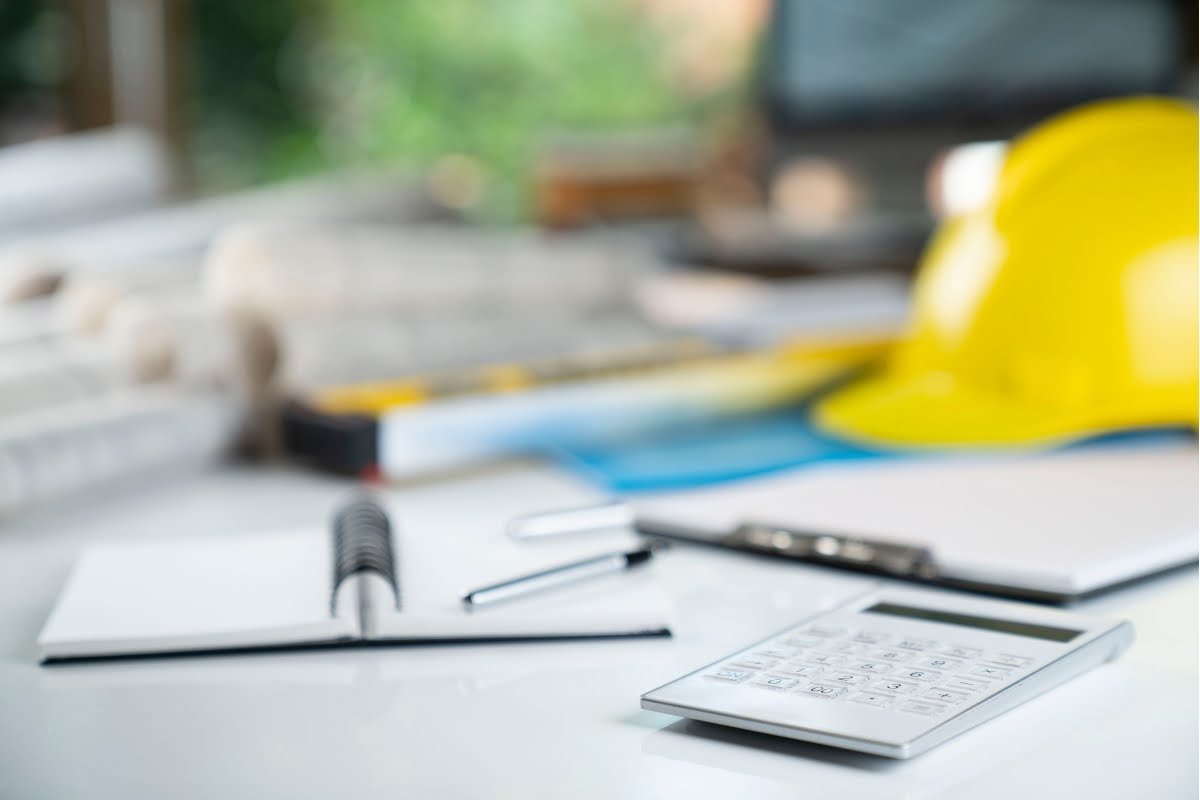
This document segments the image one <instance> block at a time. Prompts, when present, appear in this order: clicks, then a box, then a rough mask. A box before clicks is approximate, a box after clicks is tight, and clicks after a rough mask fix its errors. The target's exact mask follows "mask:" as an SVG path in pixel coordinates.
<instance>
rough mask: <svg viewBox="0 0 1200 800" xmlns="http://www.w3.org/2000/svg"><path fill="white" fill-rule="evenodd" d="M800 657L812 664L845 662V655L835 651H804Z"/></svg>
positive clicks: (828, 664)
mask: <svg viewBox="0 0 1200 800" xmlns="http://www.w3.org/2000/svg"><path fill="white" fill-rule="evenodd" d="M800 659H801V660H802V661H808V662H810V663H813V664H824V665H825V666H834V665H835V664H845V663H846V657H845V656H843V655H839V654H837V653H805V654H804V655H802V656H800Z"/></svg>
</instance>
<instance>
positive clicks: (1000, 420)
mask: <svg viewBox="0 0 1200 800" xmlns="http://www.w3.org/2000/svg"><path fill="white" fill-rule="evenodd" d="M813 421H814V423H815V424H816V425H817V427H819V428H820V429H822V430H823V431H825V432H827V433H830V434H833V435H835V436H837V437H839V438H842V439H845V440H848V441H851V442H854V443H857V444H861V445H866V446H869V447H875V448H883V449H893V448H900V449H914V448H921V449H929V448H939V449H942V448H948V447H950V448H952V447H1012V448H1042V447H1050V446H1054V445H1058V444H1063V443H1066V442H1070V441H1075V440H1077V439H1082V438H1087V437H1089V436H1092V435H1095V434H1096V433H1098V432H1100V431H1101V430H1102V429H1103V428H1102V427H1101V426H1097V425H1095V421H1094V420H1092V421H1085V420H1082V419H1080V418H1079V417H1078V416H1077V415H1074V414H1069V413H1067V412H1065V411H1061V410H1055V409H1047V408H1045V407H1042V406H1033V405H1013V404H1001V403H997V402H996V401H995V399H994V398H993V397H989V396H986V395H982V394H978V393H974V392H969V391H965V390H963V389H962V388H961V387H960V386H958V385H956V384H955V383H954V381H953V379H952V378H951V377H950V376H949V375H946V374H945V373H931V374H926V375H922V376H916V377H913V378H910V379H906V380H896V379H895V378H892V377H889V376H886V375H880V376H875V377H865V378H863V379H860V380H859V381H856V382H855V383H853V384H850V385H849V386H846V387H844V388H842V389H839V390H837V391H835V392H833V393H831V394H829V395H828V396H826V397H824V398H822V399H821V400H820V401H818V402H817V403H816V404H815V406H814V408H813ZM983 432H986V433H983Z"/></svg>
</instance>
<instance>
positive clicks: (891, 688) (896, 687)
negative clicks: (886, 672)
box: [871, 680, 921, 694]
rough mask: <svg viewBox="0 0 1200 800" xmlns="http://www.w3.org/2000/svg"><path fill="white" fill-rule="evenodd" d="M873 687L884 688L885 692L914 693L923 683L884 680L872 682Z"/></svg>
mask: <svg viewBox="0 0 1200 800" xmlns="http://www.w3.org/2000/svg"><path fill="white" fill-rule="evenodd" d="M871 688H872V689H882V690H883V691H885V692H896V693H898V694H912V693H913V692H915V691H917V690H918V689H920V688H921V684H919V683H909V682H908V681H895V680H883V681H876V682H875V683H872V684H871Z"/></svg>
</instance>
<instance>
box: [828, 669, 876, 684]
mask: <svg viewBox="0 0 1200 800" xmlns="http://www.w3.org/2000/svg"><path fill="white" fill-rule="evenodd" d="M821 680H823V681H829V682H830V683H840V684H843V685H845V686H862V685H863V684H864V683H866V682H867V681H869V680H871V679H870V677H868V676H866V675H855V674H854V673H853V672H831V673H829V674H828V675H826V676H825V677H824V678H822V679H821Z"/></svg>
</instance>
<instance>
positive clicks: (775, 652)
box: [754, 645, 800, 661]
mask: <svg viewBox="0 0 1200 800" xmlns="http://www.w3.org/2000/svg"><path fill="white" fill-rule="evenodd" d="M799 652H800V650H799V649H797V648H795V647H780V646H779V645H767V646H766V647H761V648H759V649H758V650H755V651H754V655H756V656H762V657H764V658H777V659H779V660H781V661H782V660H785V659H789V658H793V657H795V655H796V654H797V653H799Z"/></svg>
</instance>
